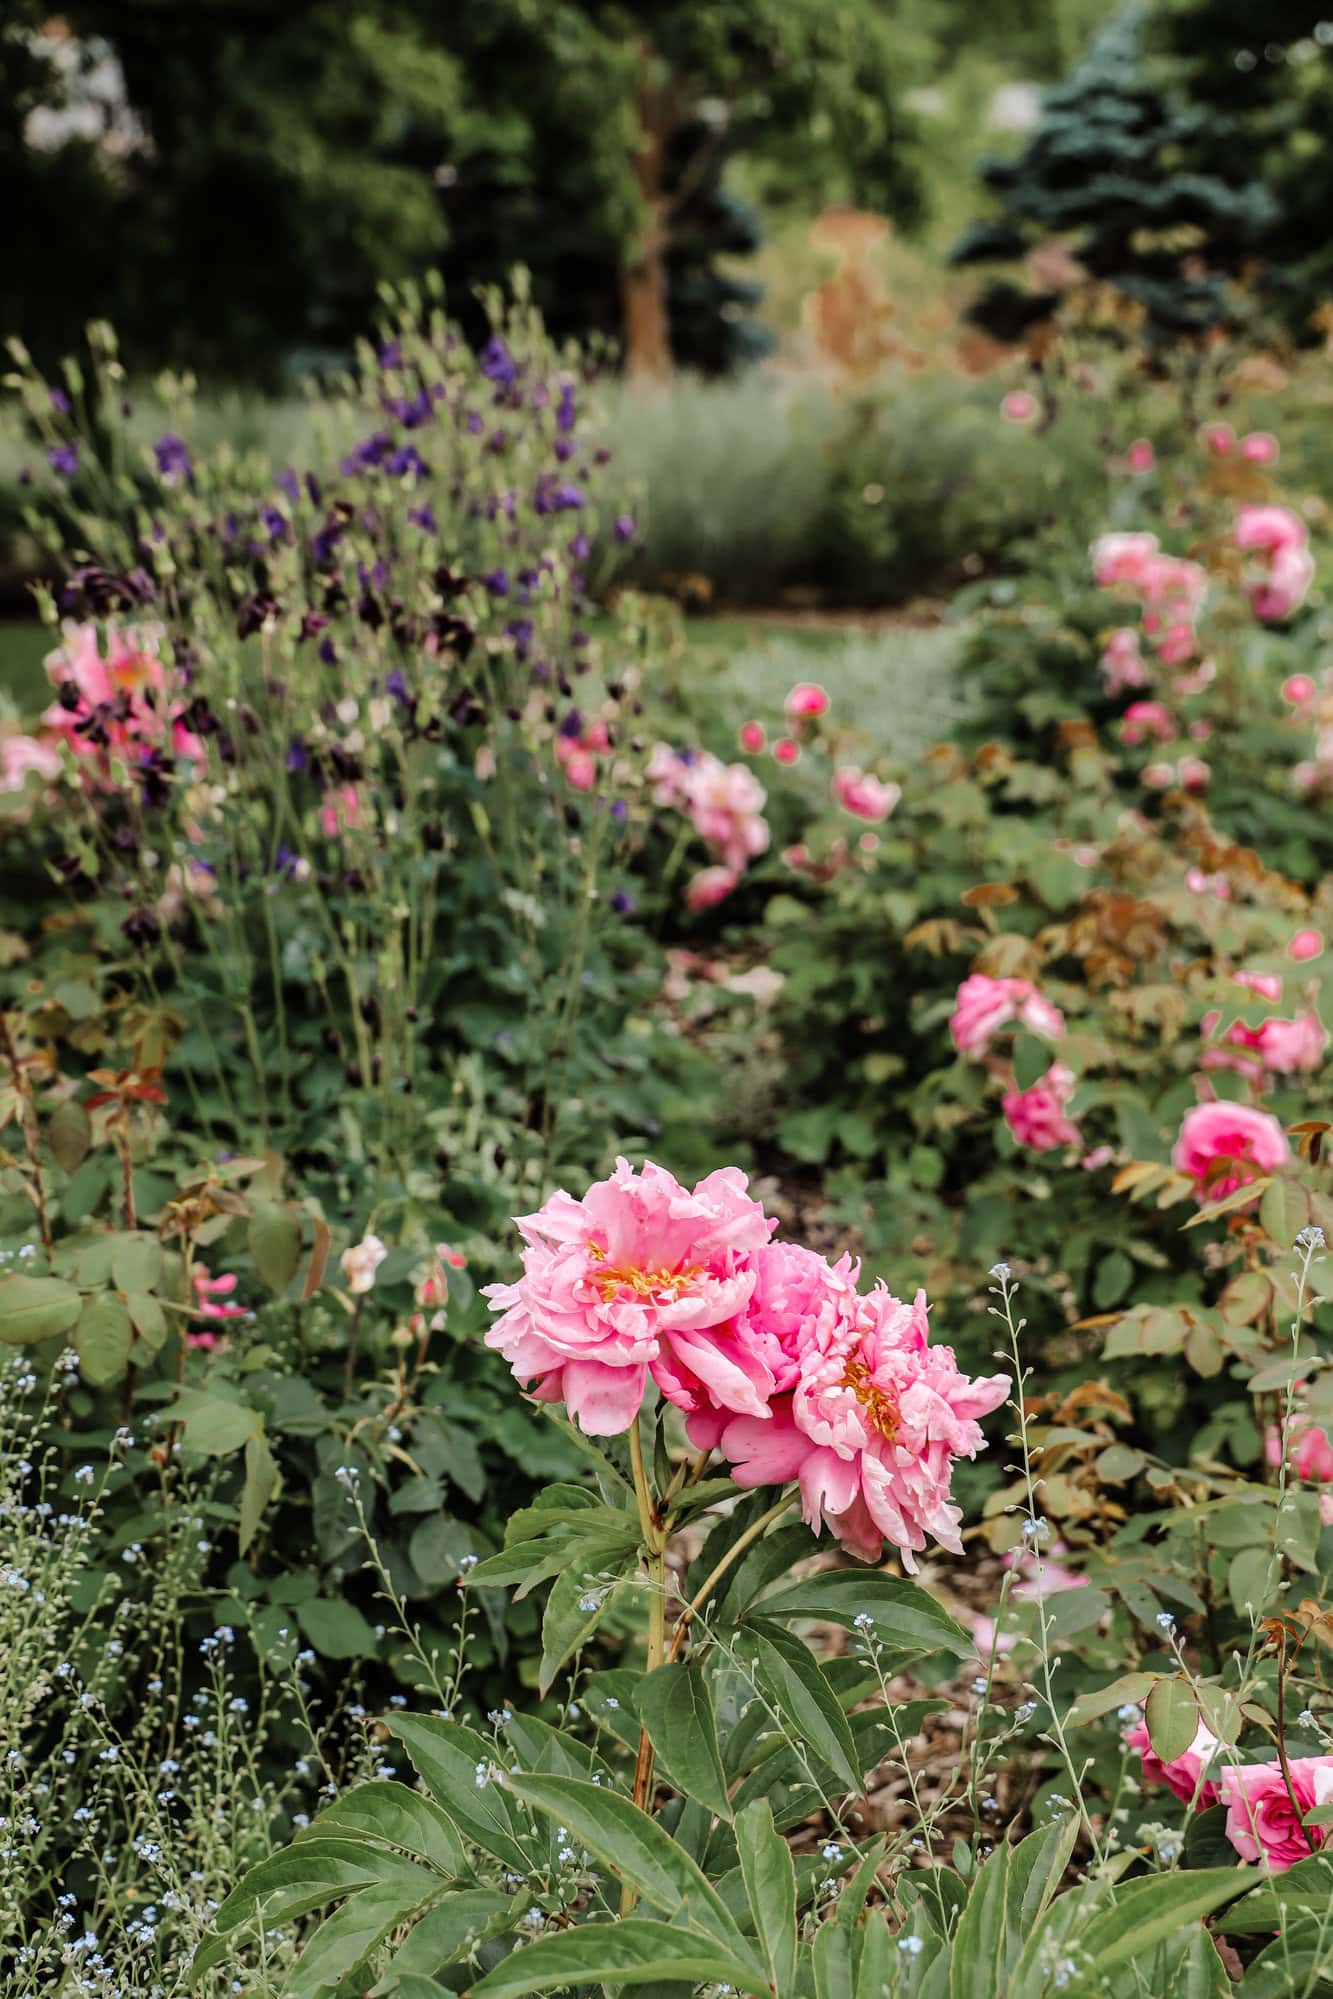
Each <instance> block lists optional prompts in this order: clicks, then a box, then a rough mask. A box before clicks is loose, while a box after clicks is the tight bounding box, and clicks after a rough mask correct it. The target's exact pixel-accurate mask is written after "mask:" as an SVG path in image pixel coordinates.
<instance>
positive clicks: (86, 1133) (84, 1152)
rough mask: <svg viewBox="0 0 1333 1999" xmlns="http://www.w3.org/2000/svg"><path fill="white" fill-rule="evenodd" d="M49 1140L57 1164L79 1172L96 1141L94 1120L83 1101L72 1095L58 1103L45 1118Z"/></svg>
mask: <svg viewBox="0 0 1333 1999" xmlns="http://www.w3.org/2000/svg"><path fill="white" fill-rule="evenodd" d="M46 1142H47V1144H48V1145H49V1146H50V1148H51V1157H52V1158H53V1159H54V1160H55V1162H56V1165H57V1166H60V1167H62V1168H63V1169H64V1171H65V1172H66V1173H76V1172H77V1171H78V1169H79V1167H80V1166H82V1164H83V1162H84V1160H85V1159H86V1158H87V1156H88V1148H89V1146H90V1145H91V1144H92V1142H93V1126H92V1119H91V1118H90V1117H89V1116H88V1113H87V1111H86V1110H85V1109H84V1108H83V1105H82V1104H76V1103H75V1102H74V1100H73V1098H72V1097H71V1098H69V1099H67V1100H66V1102H65V1103H63V1104H57V1105H56V1107H55V1109H54V1110H53V1111H52V1113H51V1115H50V1117H49V1118H48V1119H47V1121H46Z"/></svg>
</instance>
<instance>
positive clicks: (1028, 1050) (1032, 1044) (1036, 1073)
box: [1014, 1034, 1051, 1090]
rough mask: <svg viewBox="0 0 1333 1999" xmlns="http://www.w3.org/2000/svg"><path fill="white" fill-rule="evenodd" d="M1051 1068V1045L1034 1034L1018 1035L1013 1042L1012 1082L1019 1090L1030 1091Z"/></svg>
mask: <svg viewBox="0 0 1333 1999" xmlns="http://www.w3.org/2000/svg"><path fill="white" fill-rule="evenodd" d="M1050 1066H1051V1044H1050V1042H1049V1041H1039V1040H1038V1039H1037V1037H1036V1035H1035V1034H1020V1035H1019V1036H1018V1037H1017V1039H1016V1040H1015V1042H1014V1082H1015V1083H1016V1085H1017V1086H1018V1088H1019V1089H1020V1090H1030V1089H1031V1088H1032V1085H1033V1084H1034V1083H1039V1082H1040V1081H1041V1079H1042V1077H1043V1076H1044V1075H1045V1074H1046V1071H1047V1070H1048V1069H1049V1068H1050Z"/></svg>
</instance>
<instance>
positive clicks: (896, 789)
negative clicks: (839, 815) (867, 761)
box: [833, 764, 903, 819]
mask: <svg viewBox="0 0 1333 1999" xmlns="http://www.w3.org/2000/svg"><path fill="white" fill-rule="evenodd" d="M902 795H903V794H902V786H901V785H898V784H882V783H881V782H880V780H879V779H878V778H877V777H873V776H872V775H871V774H870V772H869V771H863V770H857V768H856V767H855V765H854V764H844V765H843V766H842V768H841V769H840V770H835V771H834V773H833V796H834V797H835V798H836V799H837V801H838V803H839V805H841V807H842V809H843V811H844V812H850V813H851V814H852V815H853V816H854V817H855V818H857V819H887V818H888V816H889V814H890V812H892V810H893V808H894V806H895V805H896V804H897V803H898V800H899V799H900V798H901V797H902Z"/></svg>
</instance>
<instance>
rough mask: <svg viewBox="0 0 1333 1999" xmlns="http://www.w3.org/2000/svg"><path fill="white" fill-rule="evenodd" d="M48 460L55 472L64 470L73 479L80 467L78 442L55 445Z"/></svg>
mask: <svg viewBox="0 0 1333 1999" xmlns="http://www.w3.org/2000/svg"><path fill="white" fill-rule="evenodd" d="M53 393H58V391H53ZM46 462H47V464H48V465H49V466H50V467H51V470H52V471H53V472H63V473H64V475H65V477H66V478H67V479H72V478H73V477H74V475H75V473H76V472H77V471H78V469H79V447H78V445H77V444H57V445H54V446H53V447H52V449H51V450H50V451H48V452H47V454H46Z"/></svg>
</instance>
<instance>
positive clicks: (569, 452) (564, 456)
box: [555, 437, 575, 465]
mask: <svg viewBox="0 0 1333 1999" xmlns="http://www.w3.org/2000/svg"><path fill="white" fill-rule="evenodd" d="M574 450H575V446H574V440H573V438H572V437H557V439H556V441H555V455H556V457H557V458H558V459H559V461H560V463H561V464H562V465H567V464H568V463H569V460H570V459H571V458H572V457H573V456H574Z"/></svg>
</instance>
